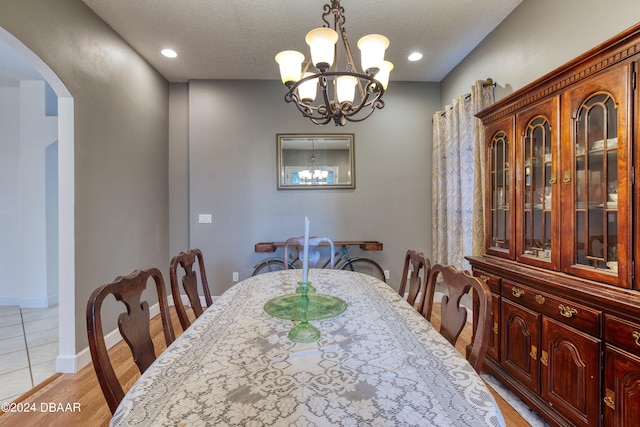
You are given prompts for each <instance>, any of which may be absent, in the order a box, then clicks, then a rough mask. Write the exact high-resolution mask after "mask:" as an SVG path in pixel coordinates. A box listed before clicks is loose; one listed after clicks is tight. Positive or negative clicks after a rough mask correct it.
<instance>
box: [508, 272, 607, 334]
mask: <svg viewBox="0 0 640 427" xmlns="http://www.w3.org/2000/svg"><path fill="white" fill-rule="evenodd" d="M502 296H503V297H505V298H509V299H510V300H512V301H516V302H517V303H519V304H522V305H524V306H525V307H528V308H530V309H532V310H534V311H537V312H538V313H540V314H543V315H545V316H548V317H551V318H553V319H556V320H558V321H560V322H562V323H564V324H565V325H571V326H573V327H574V328H576V329H579V330H581V331H584V332H586V333H588V334H591V335H593V336H596V337H597V336H600V327H599V326H600V315H601V312H600V311H598V310H594V309H592V308H589V307H586V306H584V305H581V304H577V303H574V302H573V301H570V300H567V299H564V298H561V297H556V296H553V295H550V294H548V293H545V292H541V291H539V290H536V289H533V288H530V287H528V286H525V285H521V284H519V283H513V282H509V281H507V280H503V283H502Z"/></svg>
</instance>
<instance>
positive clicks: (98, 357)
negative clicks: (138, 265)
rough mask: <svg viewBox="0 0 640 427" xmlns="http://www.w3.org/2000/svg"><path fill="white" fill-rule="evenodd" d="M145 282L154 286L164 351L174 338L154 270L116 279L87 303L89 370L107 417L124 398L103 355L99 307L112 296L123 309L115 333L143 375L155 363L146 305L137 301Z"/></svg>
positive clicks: (159, 279) (161, 282) (159, 275)
mask: <svg viewBox="0 0 640 427" xmlns="http://www.w3.org/2000/svg"><path fill="white" fill-rule="evenodd" d="M149 278H152V279H153V281H154V282H155V287H156V293H157V294H158V302H159V305H160V317H161V320H162V328H163V330H164V339H165V342H166V344H167V347H168V346H169V345H170V344H171V343H172V342H173V340H174V336H175V335H174V333H173V327H172V326H171V320H170V316H169V311H168V310H169V306H168V303H167V292H166V289H165V285H164V280H163V278H162V273H161V272H160V270H158V269H157V268H150V269H148V270H135V271H134V272H133V273H131V274H130V275H128V276H126V277H122V276H118V277H117V278H116V279H115V281H114V282H112V283H107V284H106V285H102V286H101V287H99V288H98V289H96V290H95V291H93V293H92V294H91V296H90V297H89V301H88V303H87V333H88V337H89V350H90V352H91V359H92V360H93V368H94V369H95V371H96V375H97V377H98V381H99V382H100V388H101V389H102V393H103V394H104V397H105V399H106V400H107V404H108V405H109V409H110V410H111V413H114V412H115V411H116V408H117V407H118V404H120V401H121V400H122V398H123V397H124V390H123V389H122V385H121V384H120V381H119V380H118V377H117V376H116V373H115V371H114V367H113V364H112V363H111V359H110V358H109V353H108V352H107V346H106V343H105V339H104V331H103V330H102V316H101V309H102V303H103V302H104V300H105V298H107V297H108V296H110V295H113V296H114V297H115V299H116V300H117V301H120V302H122V303H123V304H124V305H125V307H126V312H122V313H121V314H120V316H119V317H118V329H119V330H120V334H121V335H122V338H124V340H125V342H126V343H127V344H128V345H129V348H130V349H131V354H132V355H133V360H134V362H135V363H136V365H137V366H138V370H139V371H140V373H143V372H144V371H146V370H147V368H148V367H149V366H150V365H151V364H152V363H153V361H154V360H156V353H155V348H154V346H153V340H152V338H151V331H150V324H151V322H150V319H149V303H148V302H147V301H142V300H141V298H142V292H144V290H145V289H146V288H147V282H148V280H149Z"/></svg>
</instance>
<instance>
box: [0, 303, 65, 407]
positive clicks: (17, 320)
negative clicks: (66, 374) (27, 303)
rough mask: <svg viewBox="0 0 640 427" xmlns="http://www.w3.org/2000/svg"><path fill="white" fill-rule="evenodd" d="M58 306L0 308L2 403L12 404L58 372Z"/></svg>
mask: <svg viewBox="0 0 640 427" xmlns="http://www.w3.org/2000/svg"><path fill="white" fill-rule="evenodd" d="M57 355H58V306H57V305H56V306H52V307H49V308H23V309H21V308H20V307H18V306H0V402H11V401H12V400H13V399H15V398H17V397H19V396H20V395H22V394H24V393H25V392H27V391H29V390H31V389H32V388H33V387H34V386H36V385H38V384H40V383H41V382H42V381H44V380H46V379H47V378H49V377H50V376H51V375H53V374H54V373H55V372H56V357H57Z"/></svg>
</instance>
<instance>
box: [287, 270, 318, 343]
mask: <svg viewBox="0 0 640 427" xmlns="http://www.w3.org/2000/svg"><path fill="white" fill-rule="evenodd" d="M298 285H299V287H300V298H299V304H300V306H299V309H300V323H298V324H297V325H296V326H295V327H294V328H293V329H291V330H290V331H289V335H288V336H289V339H290V340H291V341H293V342H301V343H307V342H313V341H317V340H318V339H319V338H320V330H319V329H318V328H316V327H315V326H313V325H312V324H311V323H309V319H308V317H307V313H308V311H309V295H308V293H307V291H308V290H309V282H299V283H298Z"/></svg>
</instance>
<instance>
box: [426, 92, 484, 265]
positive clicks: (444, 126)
mask: <svg viewBox="0 0 640 427" xmlns="http://www.w3.org/2000/svg"><path fill="white" fill-rule="evenodd" d="M484 83H485V82H484V81H477V82H476V84H475V85H474V86H473V87H472V91H471V94H469V95H463V96H461V97H459V98H458V99H454V100H453V103H452V105H449V106H447V107H446V108H445V111H438V112H436V113H435V114H434V115H433V175H432V194H433V212H432V215H433V216H432V230H433V245H432V254H431V257H432V263H433V262H435V263H440V264H447V265H455V266H456V267H458V268H464V269H468V268H469V264H468V263H467V261H466V260H465V259H464V257H465V256H468V255H480V254H482V253H483V251H484V206H483V198H484V197H483V195H484V192H483V188H484V179H483V177H484V164H485V162H484V156H485V150H484V134H483V129H482V123H481V122H480V120H479V119H477V118H476V117H475V114H476V113H477V112H478V111H480V110H482V109H484V108H486V107H488V106H490V105H491V104H493V102H494V95H493V86H492V85H486V86H485V85H484Z"/></svg>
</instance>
